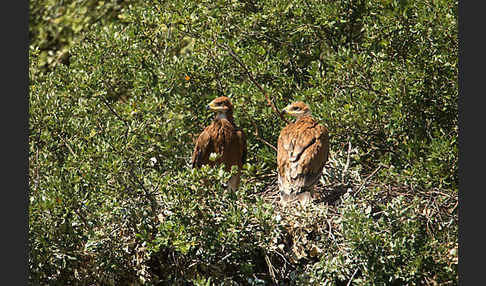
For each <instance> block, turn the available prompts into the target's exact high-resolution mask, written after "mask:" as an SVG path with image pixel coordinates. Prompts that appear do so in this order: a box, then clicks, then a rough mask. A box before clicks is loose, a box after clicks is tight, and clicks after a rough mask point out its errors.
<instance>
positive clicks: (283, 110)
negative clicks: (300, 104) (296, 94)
mask: <svg viewBox="0 0 486 286" xmlns="http://www.w3.org/2000/svg"><path fill="white" fill-rule="evenodd" d="M286 113H288V111H287V107H285V108H284V109H282V111H280V114H282V115H283V114H286Z"/></svg>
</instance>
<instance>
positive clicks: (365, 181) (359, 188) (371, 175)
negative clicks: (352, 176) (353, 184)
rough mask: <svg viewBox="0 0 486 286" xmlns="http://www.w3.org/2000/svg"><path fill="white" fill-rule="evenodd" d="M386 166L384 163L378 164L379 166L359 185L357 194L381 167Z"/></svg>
mask: <svg viewBox="0 0 486 286" xmlns="http://www.w3.org/2000/svg"><path fill="white" fill-rule="evenodd" d="M383 167H384V166H383V165H382V164H380V165H379V166H378V168H376V169H375V170H374V171H373V172H372V173H371V174H370V175H369V176H368V177H366V178H365V179H364V180H363V183H361V185H360V186H359V187H358V189H357V190H356V192H355V193H356V194H358V193H359V192H360V191H361V189H362V188H363V187H364V185H365V184H366V183H367V182H368V180H369V179H370V178H371V177H373V176H374V175H375V174H376V173H377V172H378V171H379V170H380V169H381V168H383Z"/></svg>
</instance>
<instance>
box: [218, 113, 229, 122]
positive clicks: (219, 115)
mask: <svg viewBox="0 0 486 286" xmlns="http://www.w3.org/2000/svg"><path fill="white" fill-rule="evenodd" d="M216 119H217V120H221V119H226V120H228V117H226V113H224V112H218V115H217V116H216Z"/></svg>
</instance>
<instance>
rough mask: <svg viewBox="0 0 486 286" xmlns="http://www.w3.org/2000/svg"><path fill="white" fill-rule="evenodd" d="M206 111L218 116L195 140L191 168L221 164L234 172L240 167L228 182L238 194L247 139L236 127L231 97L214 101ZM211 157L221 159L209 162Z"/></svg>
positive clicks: (223, 97) (222, 97)
mask: <svg viewBox="0 0 486 286" xmlns="http://www.w3.org/2000/svg"><path fill="white" fill-rule="evenodd" d="M207 109H210V110H212V111H213V112H215V113H216V116H215V118H214V120H213V122H212V123H211V124H210V125H209V126H207V127H206V128H205V129H204V130H203V132H202V133H201V134H200V135H199V137H198V138H197V140H196V146H195V147H194V152H193V153H192V167H193V168H199V167H201V166H202V165H210V166H214V165H219V164H221V163H222V164H224V165H225V170H227V171H231V167H232V166H238V174H237V175H232V176H231V178H230V180H229V182H228V187H229V189H230V190H236V189H237V188H238V186H239V184H240V172H241V168H242V166H243V164H244V163H245V160H246V153H247V147H246V135H245V133H244V132H243V130H241V129H239V128H238V127H237V126H236V125H235V122H234V118H233V104H231V101H230V99H229V98H228V97H226V96H221V97H218V98H216V99H214V100H213V101H211V102H210V103H209V104H208V105H207ZM211 153H216V154H217V155H219V156H217V158H216V159H215V160H210V158H209V157H210V155H211Z"/></svg>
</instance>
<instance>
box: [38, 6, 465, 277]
mask: <svg viewBox="0 0 486 286" xmlns="http://www.w3.org/2000/svg"><path fill="white" fill-rule="evenodd" d="M30 38H31V44H30V49H29V59H30V67H29V79H30V84H29V92H30V94H29V102H30V119H29V125H30V133H29V162H30V168H29V186H30V187H29V195H30V206H29V249H30V255H29V271H30V272H29V281H30V283H31V284H32V285H46V284H48V285H51V284H54V285H70V284H76V285H93V284H95V285H134V284H135V285H173V284H185V283H188V285H221V284H225V283H226V284H229V285H232V284H235V285H241V284H248V285H269V284H270V285H271V284H276V285H295V284H296V285H302V284H305V285H308V284H310V285H424V284H427V285H438V284H440V285H457V284H458V273H457V263H458V254H457V248H458V240H457V232H458V215H457V202H458V199H457V192H458V187H457V185H458V171H457V158H458V151H457V134H458V128H457V98H458V87H457V74H458V69H457V60H458V39H457V1H452V0H434V1H432V0H426V1H415V0H407V1H398V0H382V1H378V0H338V1H334V0H333V1H314V0H307V1H303V0H297V1H281V0H279V1H249V0H246V1H230V0H222V1H219V0H218V1H182V0H174V1H163V0H160V1H91V0H90V1H80V0H70V1H51V0H33V1H31V2H30ZM220 95H226V96H230V97H231V99H232V101H233V104H234V105H235V107H236V110H235V119H236V122H237V124H238V125H239V126H241V127H242V128H243V129H244V130H245V132H246V133H247V137H248V149H249V152H248V153H249V154H248V162H247V164H245V167H244V172H243V178H242V184H241V187H240V189H239V190H238V191H237V192H236V193H231V192H227V191H226V190H225V189H224V188H223V187H222V185H221V182H224V180H225V179H227V178H228V177H229V175H230V174H229V173H227V172H225V171H224V170H223V169H221V168H212V169H211V168H203V169H200V170H192V169H191V168H190V164H189V161H190V155H191V151H192V148H193V140H194V139H195V138H196V136H197V135H198V134H199V132H200V131H201V130H202V129H203V128H204V126H205V125H207V124H208V123H209V122H210V120H211V116H212V115H211V114H209V113H207V112H205V110H204V106H205V105H206V104H207V103H208V102H209V101H210V100H212V99H213V98H214V97H216V96H220ZM294 100H303V101H305V102H307V103H308V104H309V105H310V106H311V109H312V111H313V115H314V117H315V118H317V119H318V120H319V121H320V122H321V123H322V124H324V125H326V126H327V127H328V129H329V130H330V136H331V138H330V140H331V157H330V159H329V162H328V163H327V164H326V168H325V170H324V172H323V177H322V179H321V181H320V183H319V186H317V189H318V190H319V191H320V194H321V198H320V199H319V200H317V201H316V202H315V203H314V204H313V205H311V206H309V207H306V208H300V207H297V208H291V209H282V208H281V207H280V206H279V205H278V203H277V202H276V201H277V200H276V153H275V150H274V149H273V148H272V147H271V145H273V146H276V142H277V138H278V135H279V132H280V130H281V128H283V126H285V122H284V121H282V120H281V119H280V118H279V116H278V115H277V114H276V113H275V112H274V110H273V108H272V107H271V106H270V104H269V101H270V102H271V103H272V104H275V106H276V107H277V108H279V109H281V108H283V107H284V106H285V105H287V104H288V103H290V102H292V101H294ZM226 284H225V285H226Z"/></svg>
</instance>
